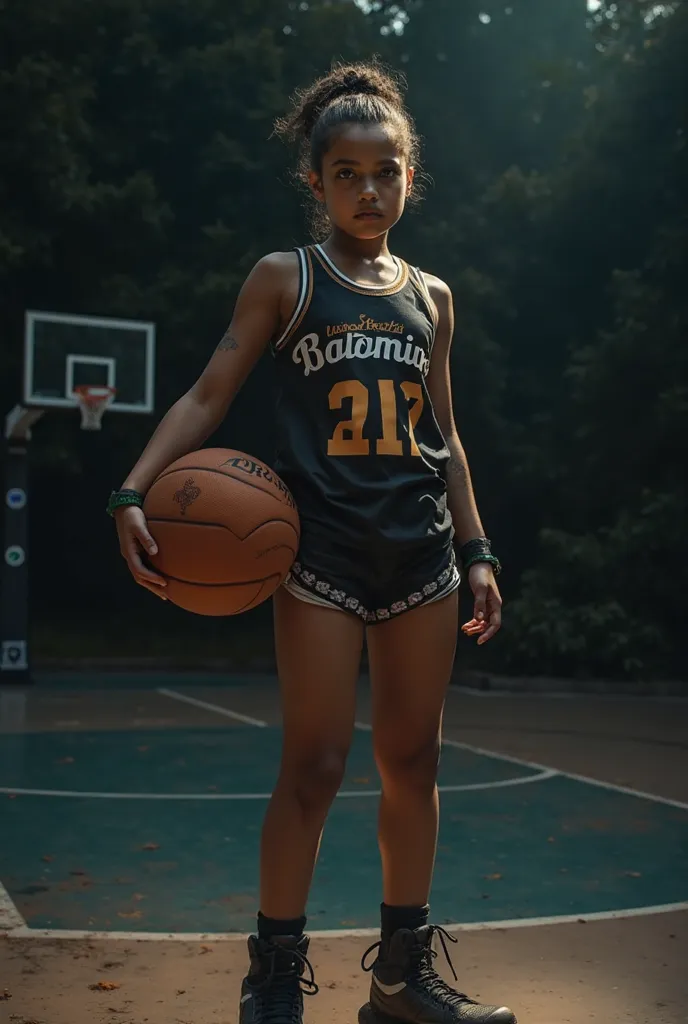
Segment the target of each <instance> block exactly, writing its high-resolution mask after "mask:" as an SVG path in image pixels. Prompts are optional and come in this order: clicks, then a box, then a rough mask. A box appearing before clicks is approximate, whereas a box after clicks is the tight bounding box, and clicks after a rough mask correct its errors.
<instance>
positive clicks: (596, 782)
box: [443, 739, 688, 811]
mask: <svg viewBox="0 0 688 1024" xmlns="http://www.w3.org/2000/svg"><path fill="white" fill-rule="evenodd" d="M443 743H445V744H446V745H447V746H448V747H456V748H457V749H459V750H468V751H470V752H471V753H473V754H480V755H481V756H482V757H493V758H495V759H496V760H499V761H508V762H509V763H510V764H520V765H523V766H524V767H526V768H532V769H533V771H553V772H554V773H555V774H556V775H561V776H562V778H564V779H573V780H574V781H575V782H583V783H584V784H585V785H586V786H597V787H598V788H599V789H609V790H611V791H612V792H613V793H623V794H624V795H625V796H635V797H637V798H638V799H639V800H651V801H652V802H653V803H656V804H665V805H666V806H667V807H678V809H679V810H681V811H688V803H684V802H683V801H682V800H672V799H671V798H670V797H667V796H658V794H657V793H645V792H644V791H643V790H641V789H632V788H631V787H630V786H621V785H618V784H617V783H615V782H603V781H602V780H601V779H593V778H591V777H590V776H589V775H579V774H578V773H577V772H565V771H561V770H560V769H558V768H552V767H551V766H550V765H546V764H538V762H537V761H525V760H523V759H522V758H520V757H510V756H509V755H507V754H497V753H495V751H494V750H485V749H484V748H483V747H474V746H472V745H471V744H470V743H461V742H460V741H459V740H450V739H444V740H443Z"/></svg>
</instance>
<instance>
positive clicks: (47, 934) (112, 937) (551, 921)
mask: <svg viewBox="0 0 688 1024" xmlns="http://www.w3.org/2000/svg"><path fill="white" fill-rule="evenodd" d="M686 911H688V903H659V904H656V905H654V906H647V907H628V908H627V909H626V910H602V911H594V912H593V913H590V914H586V913H585V912H583V913H580V914H561V915H559V916H553V917H523V918H521V917H518V918H514V919H511V920H507V921H469V922H467V923H465V924H446V925H443V927H444V928H446V929H447V931H448V932H454V933H461V932H479V931H506V930H512V929H517V928H542V927H546V926H547V925H558V924H578V923H585V924H590V923H592V922H594V921H621V920H625V919H627V918H631V917H653V916H655V915H656V914H678V913H685V912H686ZM308 934H309V935H310V936H311V938H314V939H346V938H365V939H367V938H377V937H379V935H380V929H379V928H349V929H345V928H342V929H332V930H327V931H313V932H310V931H309V933H308ZM0 935H6V936H8V937H9V938H12V939H80V940H82V941H83V940H84V939H86V940H88V941H89V942H94V941H96V940H98V939H101V940H102V939H106V940H108V941H124V942H246V940H247V939H248V933H244V932H99V931H69V930H63V929H59V928H55V929H43V928H28V927H27V926H26V925H25V924H23V925H21V926H19V927H17V928H10V929H3V928H0Z"/></svg>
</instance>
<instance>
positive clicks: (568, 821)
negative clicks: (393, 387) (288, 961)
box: [0, 676, 688, 937]
mask: <svg viewBox="0 0 688 1024" xmlns="http://www.w3.org/2000/svg"><path fill="white" fill-rule="evenodd" d="M366 711H367V693H366V689H365V686H363V687H362V693H361V700H360V705H359V718H360V721H359V722H358V723H357V728H356V732H355V736H354V742H353V746H352V750H351V754H350V758H349V762H348V769H347V774H346V779H345V782H344V785H343V787H342V790H341V792H340V794H339V797H338V799H337V800H336V801H335V804H334V807H333V809H332V812H331V815H330V818H329V820H328V823H327V827H326V831H325V837H324V841H323V846H322V851H321V855H320V860H319V862H318V866H317V871H316V875H315V880H314V885H313V890H312V896H311V901H310V906H309V928H311V929H312V930H313V931H316V932H317V931H327V932H340V931H341V932H342V933H345V932H350V931H352V930H359V929H375V927H376V925H377V922H378V920H379V903H380V899H381V886H380V868H379V858H378V851H377V843H376V823H377V797H378V795H379V779H378V777H377V773H376V770H375V764H374V760H373V754H372V745H371V734H370V730H369V727H368V725H367V720H368V719H367V715H366ZM685 720H686V709H685V705H684V704H679V703H676V704H675V705H659V704H656V705H655V704H651V705H649V706H648V708H647V709H645V710H643V708H642V707H638V705H637V702H636V703H631V704H630V705H627V704H624V703H623V702H621V701H620V702H617V703H616V704H615V703H614V702H612V701H609V702H604V701H598V702H597V703H594V702H593V703H590V702H588V703H586V702H580V701H578V700H572V701H568V702H567V701H564V700H561V701H553V700H550V701H546V700H540V701H536V700H535V699H533V700H532V701H531V700H530V699H528V700H522V701H520V702H519V701H518V700H517V699H516V698H505V700H504V701H501V702H500V701H497V700H487V699H484V700H479V699H476V698H473V697H470V696H466V695H462V694H457V693H452V694H450V696H449V698H448V704H447V715H446V721H445V744H444V748H443V754H442V761H441V770H440V789H441V794H442V819H441V832H440V845H439V852H438V859H437V869H436V875H435V882H434V888H433V896H432V902H433V910H434V917H435V920H436V921H437V923H440V924H441V923H446V924H454V923H460V924H461V925H462V926H464V927H466V928H484V927H509V926H511V927H513V926H516V925H518V924H519V923H526V922H531V923H535V922H539V921H542V922H543V923H544V922H545V921H546V920H548V919H555V920H566V919H571V920H576V919H577V918H579V917H581V916H584V917H589V918H595V917H610V916H617V915H618V916H622V917H623V916H634V915H642V914H646V913H650V912H652V913H657V912H662V911H669V910H679V909H686V908H688V872H687V871H686V864H687V863H688V794H684V793H682V792H679V790H677V789H676V787H677V786H681V785H683V784H684V782H685V778H686V775H688V773H686V770H685V769H686V764H687V762H688V757H687V751H686V743H685V735H686V734H685V731H683V732H681V730H682V729H683V727H684V725H685ZM681 735H682V736H683V740H682V739H681ZM280 742H281V740H280V728H279V711H278V698H277V693H276V686H275V683H274V681H273V680H271V679H269V678H264V677H256V678H255V679H252V678H250V677H244V678H237V679H231V680H227V679H221V680H217V681H216V680H213V679H211V678H206V679H204V678H203V677H198V678H193V677H188V678H186V677H185V678H177V679H174V678H170V679H163V678H160V677H158V678H149V677H143V676H141V677H137V676H128V677H120V678H118V677H117V676H109V677H103V678H101V679H95V680H92V681H89V680H84V679H80V678H79V677H72V678H69V677H60V676H55V677H53V678H52V679H47V678H46V679H44V680H40V681H39V683H38V684H37V685H36V686H35V687H33V688H32V689H31V690H30V691H27V692H23V691H22V692H17V691H13V690H11V689H7V690H5V691H3V692H2V693H0V808H1V813H0V831H1V835H2V839H1V841H0V883H1V884H0V930H3V931H4V932H6V933H11V934H14V935H17V936H21V935H30V934H33V933H36V934H38V933H44V932H48V933H50V934H54V935H56V936H59V935H64V936H65V937H69V936H70V935H71V936H73V937H77V936H78V935H83V934H84V933H86V934H89V933H104V932H105V933H109V934H110V935H112V936H117V935H121V936H125V935H126V936H131V937H156V936H158V937H160V936H163V935H167V934H170V933H172V934H174V935H179V936H180V937H181V936H188V937H193V936H196V937H198V936H200V935H215V936H221V935H225V936H226V935H230V934H231V933H245V932H248V931H250V930H251V929H252V928H253V927H254V923H255V916H256V912H257V910H258V888H257V885H258V852H259V839H260V828H261V823H262V818H263V815H264V813H265V809H266V806H267V801H268V799H269V795H270V791H271V789H272V786H273V784H274V781H275V778H276V775H277V771H278V765H279V757H280ZM586 748H587V753H586ZM634 772H635V774H634ZM681 778H682V779H683V780H684V782H683V783H682V782H681ZM663 779H666V780H667V781H666V788H664V785H665V784H664V782H663V781H662V780H663ZM634 782H635V783H636V784H635V785H632V784H631V783H634ZM638 782H640V783H644V782H646V783H647V786H646V787H642V788H639V787H638ZM646 789H651V791H646ZM663 789H664V791H662V790H663ZM679 797H680V798H679Z"/></svg>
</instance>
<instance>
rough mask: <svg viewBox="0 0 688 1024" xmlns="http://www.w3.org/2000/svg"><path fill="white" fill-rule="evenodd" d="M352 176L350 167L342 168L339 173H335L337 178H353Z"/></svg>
mask: <svg viewBox="0 0 688 1024" xmlns="http://www.w3.org/2000/svg"><path fill="white" fill-rule="evenodd" d="M353 176H354V172H353V171H352V170H351V168H350V167H342V168H341V169H340V170H339V171H337V177H338V178H353Z"/></svg>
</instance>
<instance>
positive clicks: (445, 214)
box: [0, 0, 688, 678]
mask: <svg viewBox="0 0 688 1024" xmlns="http://www.w3.org/2000/svg"><path fill="white" fill-rule="evenodd" d="M588 7H595V8H596V9H595V10H594V11H590V10H588V9H586V4H585V2H584V0H567V2H562V3H558V4H552V3H551V2H549V0H528V2H526V0H501V2H500V3H497V2H496V0H480V2H478V0H462V3H460V4H459V3H456V2H455V0H407V2H402V0H399V2H397V3H393V4H391V3H386V2H382V0H379V2H375V3H373V2H371V3H368V4H363V3H362V4H355V3H354V2H353V0H329V2H328V0H309V2H308V3H299V2H287V0H235V2H234V3H232V4H231V5H230V4H226V3H222V2H220V0H164V2H163V0H102V2H100V3H98V4H95V3H92V2H84V0H35V2H33V3H31V4H25V3H20V2H19V0H6V2H5V3H4V4H3V5H1V6H0V114H1V115H2V123H3V125H4V144H3V146H2V147H1V148H0V330H1V331H2V339H3V340H2V356H1V359H2V362H1V367H2V373H1V375H0V397H1V398H2V405H3V410H7V409H9V408H10V407H11V406H12V405H13V404H14V403H15V402H16V401H17V397H18V394H19V387H20V365H21V355H22V353H21V333H22V318H23V313H24V310H25V309H26V308H37V309H52V310H62V311H68V312H82V313H89V314H96V315H115V316H126V317H131V318H136V317H140V318H145V319H153V320H155V321H156V323H157V326H158V341H159V344H158V348H159V352H158V387H157V412H156V415H160V414H162V413H163V412H164V410H165V409H166V408H167V406H168V405H169V404H170V403H171V402H172V401H173V400H174V399H175V398H176V397H177V396H178V395H179V394H180V393H181V392H182V391H183V390H184V389H185V388H186V387H187V386H188V385H189V383H190V382H191V381H192V380H193V379H194V377H195V375H196V374H197V373H198V372H199V371H200V369H201V368H202V366H203V364H204V363H205V361H206V359H207V358H208V355H209V353H210V352H211V350H212V348H213V347H214V344H215V342H216V340H217V338H218V337H219V335H220V334H221V333H222V331H223V329H224V327H225V325H226V322H227V320H228V318H229V316H230V315H231V308H232V303H233V300H234V297H235V295H236V292H237V289H238V287H239V285H240V283H241V281H242V280H243V277H244V276H245V274H246V273H247V271H248V269H249V268H250V267H251V265H252V264H253V262H254V261H255V260H256V259H257V258H258V257H259V256H260V255H262V254H264V253H265V252H267V251H270V250H273V249H280V248H289V247H291V246H292V245H294V244H297V243H299V242H302V241H303V240H304V237H305V227H304V222H303V217H302V212H301V208H300V205H299V197H298V194H297V192H296V191H295V190H294V188H293V185H292V183H291V180H290V168H291V166H292V164H293V160H292V155H291V154H289V153H286V152H285V151H284V150H283V147H281V145H280V144H279V143H278V142H277V140H276V139H275V138H274V137H273V136H272V133H271V126H272V123H273V121H274V119H275V117H276V116H278V115H280V114H281V113H283V111H284V107H285V102H286V98H287V96H288V95H289V94H290V92H291V91H292V90H293V89H294V88H295V87H296V86H298V85H300V84H304V83H306V82H307V81H308V80H309V79H310V78H311V77H312V76H313V75H314V74H316V73H317V72H319V71H321V70H324V69H325V68H326V67H328V66H329V63H330V61H331V59H332V58H333V57H341V58H352V57H355V58H360V57H361V56H366V55H372V54H373V53H379V54H381V55H382V56H383V57H384V58H385V59H387V60H388V61H389V62H390V63H392V64H393V65H394V66H395V67H397V68H399V69H400V70H402V71H403V72H404V73H405V75H406V77H407V79H408V84H409V101H410V105H411V107H412V109H413V112H414V114H415V115H416V117H417V120H418V125H419V128H420V131H421V133H422V135H423V136H424V168H425V172H426V179H425V198H424V201H423V203H422V205H421V207H420V210H419V211H418V212H417V213H411V214H409V215H408V216H407V217H406V219H405V221H404V222H403V223H402V225H401V226H400V227H399V229H398V230H397V232H396V237H395V245H396V246H397V248H398V250H399V251H400V253H401V254H402V255H405V256H408V257H409V258H412V259H413V260H414V262H416V263H420V264H421V265H422V266H423V267H425V268H426V269H428V270H429V271H432V272H434V273H437V274H439V275H440V276H442V277H444V278H445V279H446V280H448V281H449V283H450V284H451V286H452V288H453V290H454V293H455V302H456V307H457V320H458V325H457V338H456V343H455V354H454V388H455V402H456V414H457V421H458V424H459V429H460V432H461V434H462V437H463V439H464V442H465V445H466V447H467V450H468V454H469V459H470V463H471V467H472V471H473V475H474V479H475V486H476V489H477V493H478V499H479V505H480V508H481V512H482V515H483V518H484V520H485V522H486V524H487V527H488V532H489V533H490V535H491V536H492V537H493V540H494V543H495V546H496V548H497V550H498V551H499V554H500V556H501V557H502V560H503V562H504V564H505V573H504V575H503V576H502V585H503V590H504V594H505V598H506V600H507V603H506V606H505V626H506V628H505V630H504V631H503V633H502V635H501V638H500V640H499V642H498V643H496V644H493V645H490V646H492V648H493V649H492V650H491V651H487V650H486V651H484V652H483V651H481V652H480V653H481V657H480V663H481V664H489V666H490V667H492V668H493V669H499V670H502V671H518V672H528V673H541V672H544V673H556V674H561V675H566V676H585V675H606V676H611V677H617V678H622V677H633V676H644V677H651V676H654V677H659V676H663V677H667V676H674V677H675V676H678V675H681V674H684V673H685V668H686V657H685V654H684V652H683V650H682V645H681V644H680V640H679V637H680V630H681V625H682V622H683V621H684V620H685V617H686V612H688V608H687V607H686V604H687V602H688V597H687V596H686V595H687V593H688V590H687V588H686V568H685V567H686V564H687V563H688V557H687V556H688V550H687V548H688V543H687V541H686V531H685V523H686V506H687V501H686V480H685V476H686V474H685V466H686V463H687V461H688V460H687V458H686V441H685V438H686V436H687V434H688V431H687V429H686V428H687V427H688V422H687V421H688V374H687V372H686V371H687V369H688V368H687V365H686V364H687V361H688V356H687V347H686V327H687V319H688V307H687V303H686V298H685V281H686V278H687V274H686V270H687V267H686V244H685V243H686V233H687V232H686V220H687V218H688V209H687V204H686V182H687V181H688V166H687V163H688V161H687V160H686V131H687V130H688V117H687V111H686V97H687V96H688V82H687V81H686V78H687V77H688V75H687V71H686V61H685V53H686V52H688V14H687V12H686V8H685V6H684V5H683V4H679V3H673V4H665V5H658V4H653V3H648V2H644V0H617V2H616V3H601V4H589V5H588ZM272 373H273V367H272V365H271V364H270V361H269V359H266V360H265V361H264V362H263V363H261V365H260V366H259V367H258V369H257V370H256V372H255V374H254V375H253V377H252V378H251V380H250V381H249V383H248V384H247V386H246V388H245V389H244V391H243V392H242V394H241V395H240V397H239V399H238V401H237V402H236V405H235V407H234V408H233V409H232V411H231V412H230V415H229V417H228V420H227V422H226V424H225V425H224V426H223V427H222V429H221V431H219V432H218V436H217V438H214V439H213V441H214V442H217V443H220V444H227V445H231V446H235V447H238V448H244V449H248V450H250V451H253V452H255V454H257V455H260V456H262V457H264V458H267V459H269V458H270V455H271V451H272V443H273V439H272V421H271V383H272ZM153 422H154V421H153ZM76 424H77V421H76V420H75V418H74V417H68V416H50V417H46V418H45V419H44V420H43V421H42V422H41V423H40V424H39V425H38V426H37V428H36V429H35V431H34V437H35V443H34V446H33V447H34V451H33V461H34V489H35V490H34V495H35V500H34V502H33V522H32V530H33V544H34V546H33V551H32V555H33V558H32V573H33V583H34V587H33V589H34V595H35V616H36V622H37V628H38V630H39V631H40V630H41V629H43V630H45V629H47V628H48V627H49V626H52V627H53V633H56V632H59V630H60V629H62V626H63V624H64V623H66V622H67V621H70V622H71V623H72V625H71V626H70V627H69V628H70V629H71V630H72V632H74V625H73V624H74V623H75V622H76V623H78V624H79V623H83V631H84V632H89V631H90V632H93V631H94V630H96V631H98V630H99V631H100V634H101V635H102V637H103V641H102V644H103V651H104V652H106V651H107V652H109V653H117V651H118V650H125V649H126V650H128V649H131V645H132V643H134V641H132V640H131V639H130V637H129V633H127V630H130V628H131V623H132V621H133V620H136V621H137V622H145V623H146V630H147V632H148V633H149V634H151V635H152V636H153V637H158V639H159V640H161V642H163V643H164V637H165V635H166V634H167V633H169V631H170V630H172V631H173V632H175V633H177V634H180V635H181V634H183V635H185V636H187V637H189V638H191V637H193V636H197V637H200V638H201V640H199V642H201V641H202V638H203V637H206V638H208V637H211V635H212V637H214V638H215V640H217V639H218V637H221V636H222V635H224V634H225V633H226V632H227V631H228V630H229V632H230V634H231V637H232V638H233V639H232V641H231V642H232V643H233V644H235V643H237V642H238V641H237V639H236V638H237V637H240V636H242V635H244V634H245V632H246V631H249V632H250V630H251V629H254V628H255V629H257V630H258V632H260V631H261V630H263V629H267V625H268V620H267V615H268V610H266V609H263V610H262V611H261V612H260V613H258V614H257V615H256V616H255V617H254V619H253V620H251V623H249V622H248V618H242V620H241V621H240V622H233V623H221V624H218V623H208V622H199V620H197V619H192V618H191V617H188V616H185V615H183V613H181V612H180V613H179V614H177V612H176V610H170V609H168V608H167V607H165V606H162V607H161V608H158V607H157V602H156V607H155V608H154V609H151V608H150V604H151V601H150V599H149V597H148V595H147V594H145V593H143V592H142V593H138V591H137V590H136V588H134V587H133V585H132V584H131V583H130V581H129V579H128V578H127V576H126V573H125V571H124V566H123V564H122V565H120V562H119V560H118V555H117V552H116V550H115V546H114V539H113V533H112V528H111V524H110V523H109V521H108V520H107V518H106V517H105V516H104V515H103V511H102V510H103V505H104V501H105V498H106V495H107V492H108V491H109V489H110V487H111V486H116V485H117V484H118V483H119V482H120V480H121V478H122V476H123V475H124V473H125V472H126V470H127V468H128V466H129V465H130V463H131V462H132V461H133V459H134V458H135V457H136V455H137V454H138V451H139V450H140V448H141V446H142V444H143V443H144V442H145V440H146V438H147V436H148V435H149V433H150V431H151V429H152V421H151V420H150V419H148V418H143V417H142V418H140V419H139V418H135V417H131V418H129V417H116V416H111V417H110V418H109V421H107V417H106V425H105V427H104V430H103V432H102V434H101V435H99V436H98V435H93V436H87V435H84V434H82V433H81V432H80V431H79V430H78V427H77V425H76ZM127 624H129V625H127ZM256 624H257V625H256ZM161 638H162V639H161ZM146 642H148V641H146ZM135 643H138V644H139V646H140V644H141V641H140V638H139V639H138V640H137V641H136V642H135ZM127 644H128V645H129V646H127ZM150 644H151V649H153V646H154V644H153V640H151V641H150ZM158 647H159V645H158ZM156 649H158V648H156ZM462 656H463V657H467V658H469V659H470V658H475V652H472V650H471V651H468V650H467V649H466V650H465V652H464V654H463V655H462Z"/></svg>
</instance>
